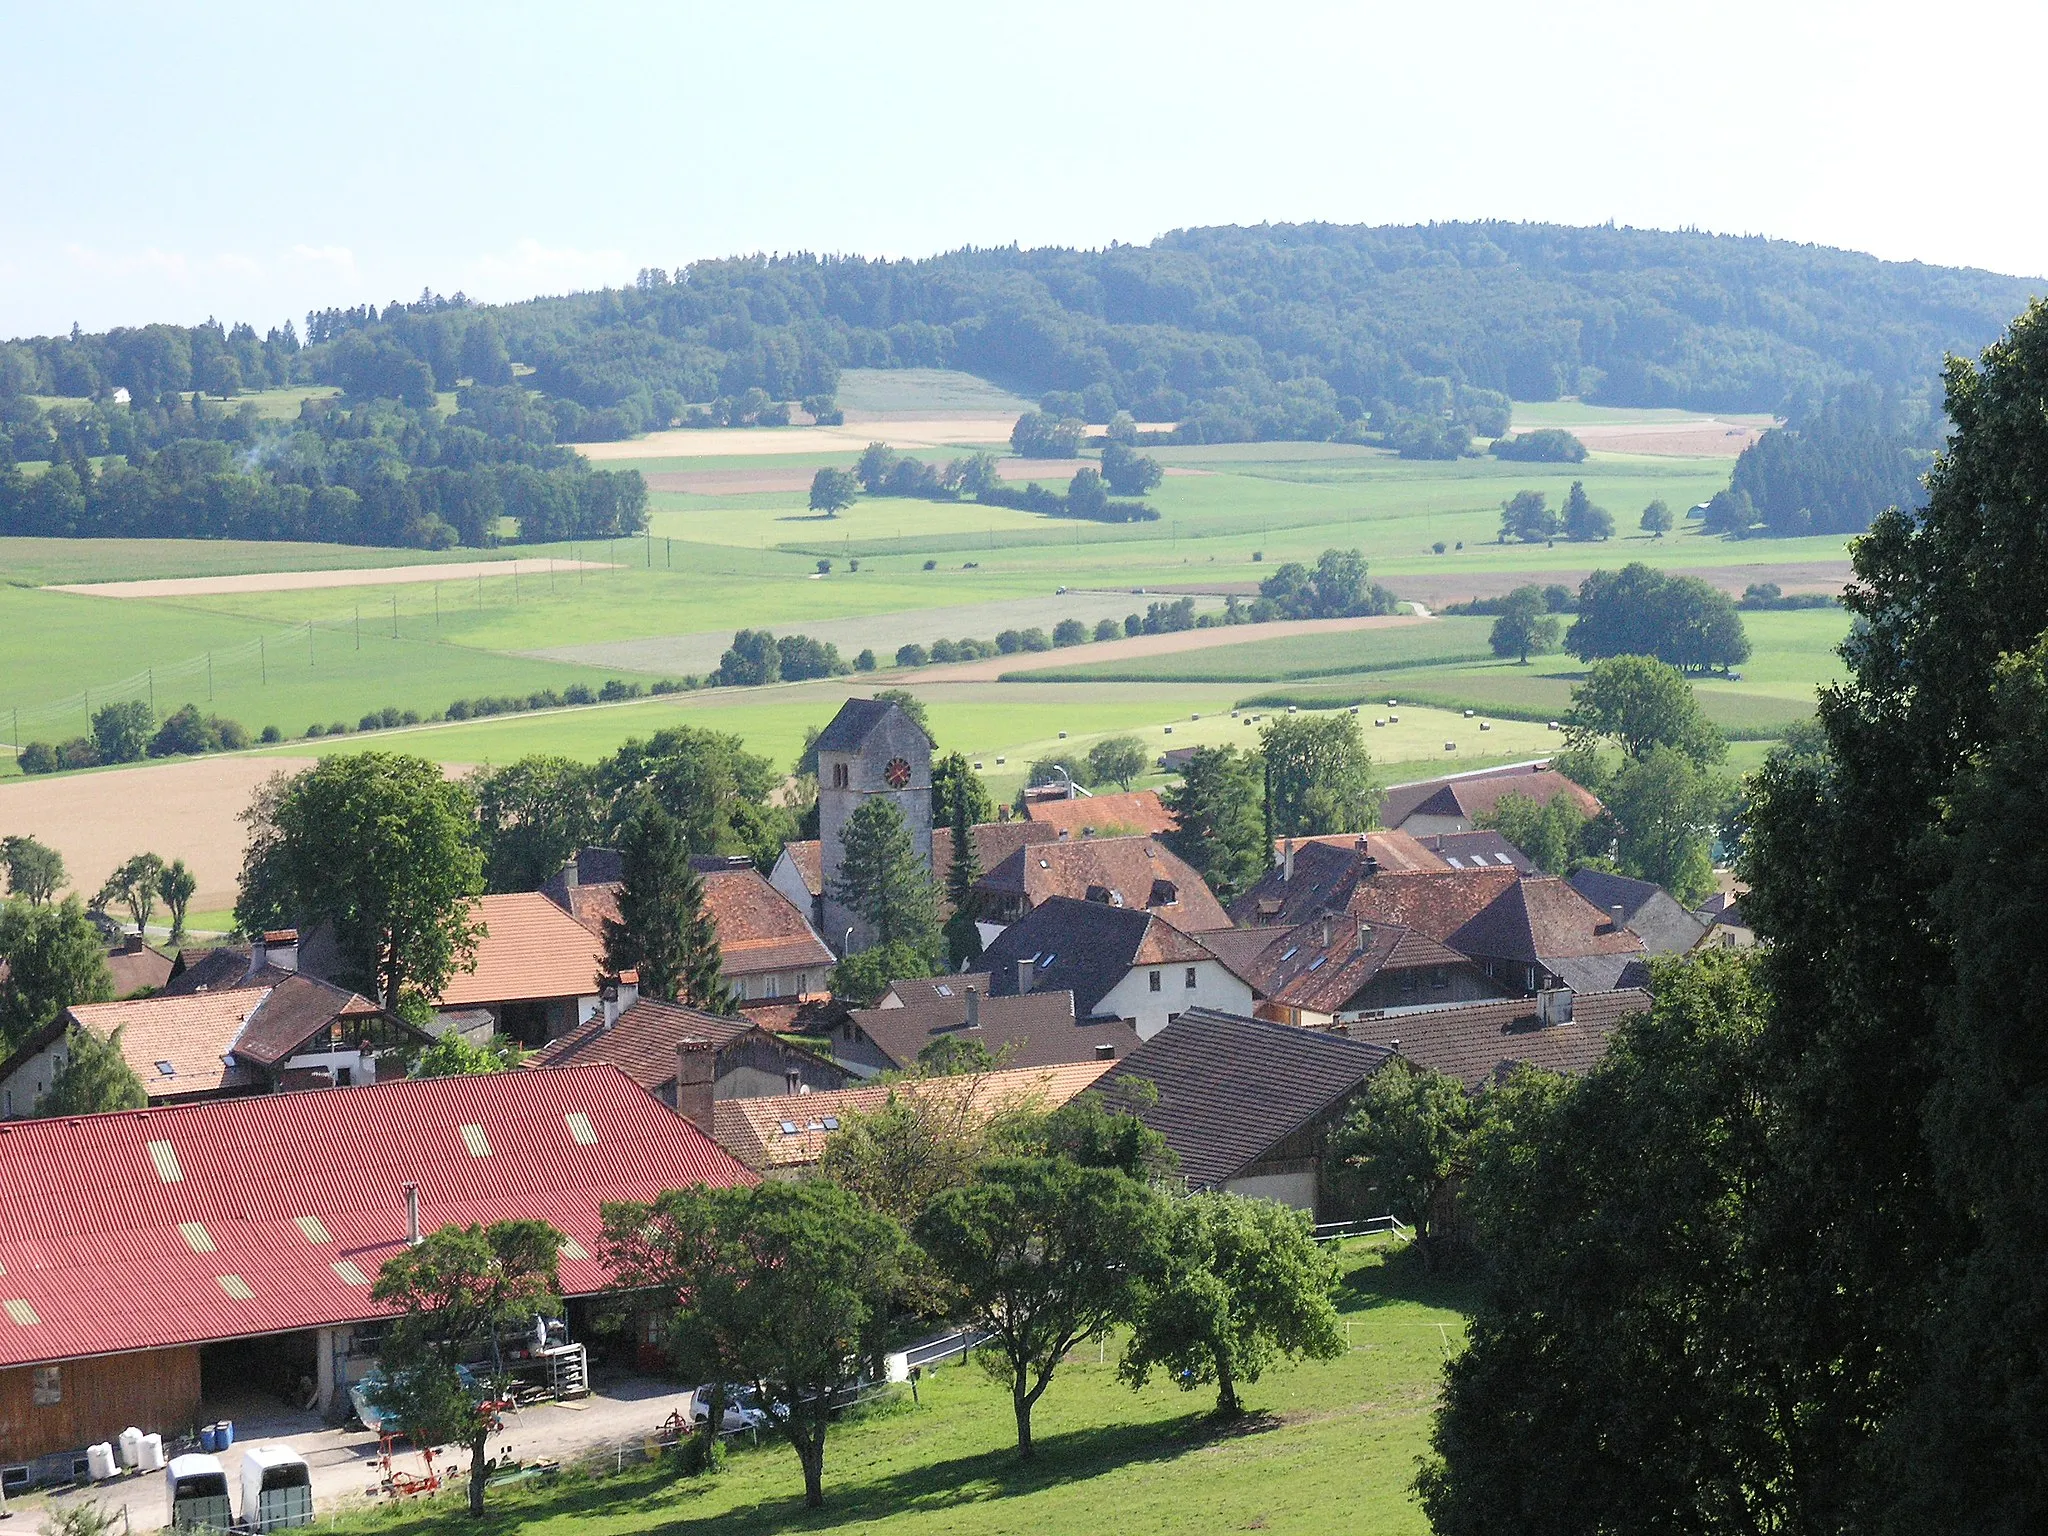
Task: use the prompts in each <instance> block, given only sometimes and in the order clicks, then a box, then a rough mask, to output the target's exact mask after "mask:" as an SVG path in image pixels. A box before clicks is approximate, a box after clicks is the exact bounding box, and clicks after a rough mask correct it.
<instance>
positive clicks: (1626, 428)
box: [1566, 421, 1764, 459]
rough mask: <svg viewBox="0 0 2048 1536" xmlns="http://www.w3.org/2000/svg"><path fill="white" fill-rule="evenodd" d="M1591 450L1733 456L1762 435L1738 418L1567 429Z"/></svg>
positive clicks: (1699, 457)
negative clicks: (1735, 419) (1731, 419)
mask: <svg viewBox="0 0 2048 1536" xmlns="http://www.w3.org/2000/svg"><path fill="white" fill-rule="evenodd" d="M1566 430H1567V431H1569V432H1570V433H1571V435H1572V436H1573V437H1576V438H1577V439H1578V440H1579V441H1580V442H1582V443H1584V444H1585V445H1586V447H1587V448H1588V449H1590V450H1591V451H1592V452H1594V453H1649V454H1658V455H1664V456H1670V457H1674V458H1684V459H1733V458H1738V457H1740V456H1741V453H1742V450H1743V449H1745V448H1747V447H1748V446H1749V445H1750V444H1751V443H1753V442H1755V441H1756V440H1757V439H1758V438H1760V437H1762V436H1763V435H1764V429H1763V428H1762V427H1759V426H1752V425H1749V424H1747V423H1744V422H1739V421H1641V422H1615V423H1612V424H1602V425H1598V426H1573V427H1568V428H1566Z"/></svg>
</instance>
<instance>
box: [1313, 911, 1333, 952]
mask: <svg viewBox="0 0 2048 1536" xmlns="http://www.w3.org/2000/svg"><path fill="white" fill-rule="evenodd" d="M1317 931H1318V933H1319V935H1320V936H1321V939H1322V942H1321V943H1320V944H1319V945H1317V946H1316V947H1317V948H1319V949H1328V948H1329V947H1330V920H1329V918H1327V917H1325V918H1324V919H1323V921H1322V923H1321V925H1320V926H1319V928H1318V930H1317Z"/></svg>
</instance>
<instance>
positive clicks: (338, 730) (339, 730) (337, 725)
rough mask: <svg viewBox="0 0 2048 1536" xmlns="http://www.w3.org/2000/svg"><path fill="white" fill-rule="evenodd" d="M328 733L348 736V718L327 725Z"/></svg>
mask: <svg viewBox="0 0 2048 1536" xmlns="http://www.w3.org/2000/svg"><path fill="white" fill-rule="evenodd" d="M327 734H328V735H330V736H346V735H347V734H348V722H347V721H346V720H337V721H335V722H334V723H333V724H332V725H330V726H328V727H327Z"/></svg>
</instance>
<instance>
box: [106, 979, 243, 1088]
mask: <svg viewBox="0 0 2048 1536" xmlns="http://www.w3.org/2000/svg"><path fill="white" fill-rule="evenodd" d="M269 996H270V989H269V988H268V987H233V988H228V989H225V990H222V991H217V992H200V993H195V994H193V995H192V996H189V997H145V998H138V999H135V1000H133V1001H130V1002H125V1003H80V1004H78V1005H77V1006H76V1007H73V1008H71V1009H69V1010H67V1012H68V1013H69V1015H70V1017H71V1018H72V1019H73V1020H74V1021H75V1022H76V1023H77V1024H78V1026H79V1027H80V1028H81V1029H87V1030H90V1031H91V1032H92V1033H93V1034H95V1035H98V1036H99V1037H100V1038H101V1039H102V1040H105V1039H107V1038H108V1037H109V1036H110V1035H112V1034H113V1032H114V1031H115V1030H116V1029H119V1030H121V1032H122V1033H121V1055H122V1056H123V1058H125V1059H126V1061H127V1063H128V1066H129V1069H130V1070H131V1071H133V1072H134V1073H135V1075H136V1076H137V1077H138V1078H140V1079H141V1080H142V1087H143V1091H144V1092H145V1093H147V1094H148V1095H149V1096H150V1098H152V1099H163V1098H174V1097H179V1096H183V1095H188V1094H195V1093H226V1092H231V1091H233V1090H236V1089H243V1088H253V1087H257V1086H259V1085H261V1083H262V1082H263V1075H262V1073H261V1072H259V1071H258V1070H257V1069H256V1066H255V1065H254V1063H250V1064H247V1065H243V1064H240V1063H238V1064H236V1065H234V1066H229V1065H227V1064H226V1062H224V1061H223V1060H222V1058H223V1057H227V1056H231V1055H233V1054H234V1051H235V1042H236V1040H237V1039H238V1038H239V1037H240V1035H241V1033H242V1026H243V1025H245V1024H247V1023H248V1022H249V1019H250V1016H251V1015H253V1014H254V1013H255V1012H256V1011H257V1009H258V1008H259V1007H261V1006H262V1004H263V1001H264V999H266V998H267V997H269ZM165 1066H168V1067H169V1068H170V1069H171V1070H170V1071H169V1072H166V1071H164V1070H163V1068H164V1067H165Z"/></svg>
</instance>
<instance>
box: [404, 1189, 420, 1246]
mask: <svg viewBox="0 0 2048 1536" xmlns="http://www.w3.org/2000/svg"><path fill="white" fill-rule="evenodd" d="M420 1242H421V1238H420V1187H419V1185H417V1184H408V1185H406V1186H405V1246H406V1247H408V1248H417V1247H419V1245H420Z"/></svg>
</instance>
